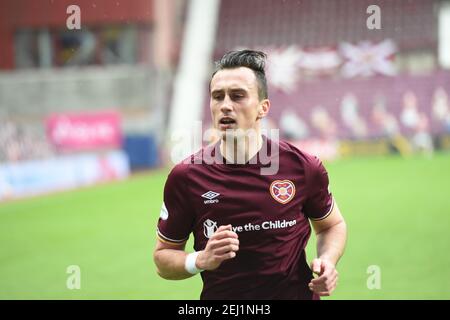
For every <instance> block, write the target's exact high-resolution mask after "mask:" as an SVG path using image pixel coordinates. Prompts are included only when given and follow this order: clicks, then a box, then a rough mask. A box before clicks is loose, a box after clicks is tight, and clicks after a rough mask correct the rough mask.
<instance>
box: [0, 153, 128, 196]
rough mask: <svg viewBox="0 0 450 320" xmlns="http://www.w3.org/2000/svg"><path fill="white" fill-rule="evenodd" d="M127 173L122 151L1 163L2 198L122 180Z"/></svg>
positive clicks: (0, 190) (125, 158)
mask: <svg viewBox="0 0 450 320" xmlns="http://www.w3.org/2000/svg"><path fill="white" fill-rule="evenodd" d="M128 174H129V163H128V157H127V155H126V154H125V153H124V152H123V151H110V152H107V153H105V154H77V155H70V156H61V157H56V158H50V159H43V160H34V161H24V162H18V163H4V164H0V201H2V200H7V199H13V198H19V197H24V196H31V195H38V194H43V193H47V192H52V191H57V190H64V189H66V190H67V189H72V188H77V187H82V186H88V185H92V184H95V183H99V182H104V181H110V180H116V179H122V178H125V177H127V176H128Z"/></svg>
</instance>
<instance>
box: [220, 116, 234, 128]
mask: <svg viewBox="0 0 450 320" xmlns="http://www.w3.org/2000/svg"><path fill="white" fill-rule="evenodd" d="M235 125H236V120H234V119H233V118H231V117H222V118H220V120H219V129H220V130H227V129H232V128H234V126H235Z"/></svg>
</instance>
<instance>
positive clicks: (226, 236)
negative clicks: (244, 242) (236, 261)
mask: <svg viewBox="0 0 450 320" xmlns="http://www.w3.org/2000/svg"><path fill="white" fill-rule="evenodd" d="M238 250H239V240H238V235H237V234H236V232H233V231H232V228H231V225H226V226H220V227H219V228H218V229H217V230H216V232H215V233H214V234H213V235H212V237H211V238H210V239H209V240H208V243H207V244H206V247H205V249H204V250H202V251H200V253H199V254H198V256H197V261H196V265H197V268H199V269H203V270H214V269H217V268H218V267H219V266H220V265H221V264H222V262H223V261H225V260H229V259H233V258H234V257H236V252H237V251H238Z"/></svg>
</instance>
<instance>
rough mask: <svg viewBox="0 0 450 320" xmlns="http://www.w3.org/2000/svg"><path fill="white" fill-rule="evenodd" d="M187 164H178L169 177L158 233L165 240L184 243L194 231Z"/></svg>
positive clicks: (165, 188) (165, 187)
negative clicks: (188, 189) (187, 179)
mask: <svg viewBox="0 0 450 320" xmlns="http://www.w3.org/2000/svg"><path fill="white" fill-rule="evenodd" d="M186 171H187V166H186V165H183V164H179V165H177V166H176V167H175V168H174V169H173V170H172V171H171V172H170V174H169V176H168V177H167V181H166V184H165V186H164V201H163V204H162V207H161V214H160V217H159V220H158V229H157V235H158V238H159V239H160V240H161V241H163V242H168V243H171V244H181V243H184V242H185V241H186V240H187V239H188V238H189V234H190V233H191V231H192V226H193V222H194V211H193V210H192V207H191V205H190V202H189V194H188V191H187V184H186V183H187V181H186Z"/></svg>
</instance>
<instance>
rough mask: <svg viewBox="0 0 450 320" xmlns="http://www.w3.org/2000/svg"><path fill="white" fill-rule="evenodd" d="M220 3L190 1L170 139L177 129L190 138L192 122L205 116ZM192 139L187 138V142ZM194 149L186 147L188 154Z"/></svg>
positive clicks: (172, 108)
mask: <svg viewBox="0 0 450 320" xmlns="http://www.w3.org/2000/svg"><path fill="white" fill-rule="evenodd" d="M219 6H220V1H219V0H211V1H203V0H193V1H191V3H190V7H189V11H188V17H187V21H186V28H185V33H184V37H183V45H182V51H181V60H180V64H179V68H178V73H177V75H176V78H175V83H174V94H173V100H172V107H171V113H170V119H169V130H168V139H169V140H171V136H172V134H174V133H176V132H178V133H180V132H183V133H186V134H182V135H180V136H179V137H180V138H181V139H190V137H191V134H189V133H190V132H191V131H192V130H193V128H192V124H193V123H195V122H196V121H199V120H201V118H202V110H203V102H204V88H205V84H206V81H207V78H208V75H209V73H208V71H209V67H210V62H211V58H212V52H213V49H214V45H215V43H214V37H215V35H216V25H217V18H218V14H219V12H218V11H219ZM171 142H172V143H173V141H171ZM177 143H180V141H178V142H177ZM189 143H190V141H186V144H189ZM169 144H170V143H169ZM193 151H195V150H186V156H188V155H189V154H191V153H192V152H193Z"/></svg>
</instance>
